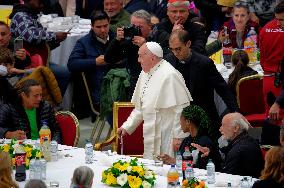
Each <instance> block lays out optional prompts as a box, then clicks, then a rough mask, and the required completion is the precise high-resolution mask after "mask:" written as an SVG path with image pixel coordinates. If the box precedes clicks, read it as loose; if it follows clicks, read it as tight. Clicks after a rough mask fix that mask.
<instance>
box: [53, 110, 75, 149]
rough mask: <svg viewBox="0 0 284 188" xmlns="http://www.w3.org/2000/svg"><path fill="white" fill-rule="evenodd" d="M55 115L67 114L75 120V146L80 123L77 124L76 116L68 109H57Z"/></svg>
mask: <svg viewBox="0 0 284 188" xmlns="http://www.w3.org/2000/svg"><path fill="white" fill-rule="evenodd" d="M55 115H68V116H71V117H72V119H73V120H74V122H75V125H76V137H75V140H74V143H73V147H76V146H77V145H78V142H79V139H80V124H79V120H78V119H77V117H76V116H75V115H74V114H73V113H72V112H70V111H58V112H56V113H55Z"/></svg>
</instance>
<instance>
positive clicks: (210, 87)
mask: <svg viewBox="0 0 284 188" xmlns="http://www.w3.org/2000/svg"><path fill="white" fill-rule="evenodd" d="M165 59H166V60H167V61H168V62H170V63H171V64H172V65H173V66H174V67H175V68H176V69H177V70H178V71H179V72H180V73H181V74H182V76H183V78H184V80H185V83H186V86H187V88H188V89H189V91H190V94H191V96H192V98H193V104H196V105H198V106H200V107H201V108H202V109H203V110H204V111H205V112H206V113H207V115H208V117H209V118H210V120H211V122H212V125H213V126H214V133H215V134H217V136H218V135H219V131H218V130H219V127H220V125H221V119H220V117H219V115H218V112H217V109H216V106H215V102H214V90H215V91H216V92H217V93H218V95H220V97H221V98H222V99H223V101H224V102H225V104H226V105H227V107H228V109H229V111H230V112H236V111H238V104H237V101H236V99H235V97H234V96H233V94H232V93H231V91H230V90H229V88H228V86H227V83H226V82H225V80H224V79H223V77H222V76H221V74H220V73H219V72H218V70H217V69H216V66H215V65H214V62H213V61H212V60H211V59H209V58H208V57H206V56H203V55H201V54H199V53H196V52H194V51H192V55H191V57H190V58H189V59H187V60H186V61H185V63H184V64H182V63H181V62H179V60H178V59H177V58H176V57H175V56H174V55H173V54H172V53H171V54H168V55H167V56H166V57H165Z"/></svg>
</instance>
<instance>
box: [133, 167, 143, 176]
mask: <svg viewBox="0 0 284 188" xmlns="http://www.w3.org/2000/svg"><path fill="white" fill-rule="evenodd" d="M132 171H133V172H137V173H138V174H139V176H144V173H145V172H144V169H143V168H142V167H141V166H133V167H132Z"/></svg>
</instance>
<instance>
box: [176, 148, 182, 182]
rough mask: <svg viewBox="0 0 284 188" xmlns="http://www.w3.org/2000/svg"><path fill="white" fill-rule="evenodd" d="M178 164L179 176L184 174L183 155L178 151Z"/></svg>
mask: <svg viewBox="0 0 284 188" xmlns="http://www.w3.org/2000/svg"><path fill="white" fill-rule="evenodd" d="M176 166H177V170H178V173H179V176H180V177H181V176H182V156H181V154H180V152H179V151H178V152H177V156H176Z"/></svg>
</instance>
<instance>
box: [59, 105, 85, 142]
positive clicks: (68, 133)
mask: <svg viewBox="0 0 284 188" xmlns="http://www.w3.org/2000/svg"><path fill="white" fill-rule="evenodd" d="M55 117H56V120H57V122H58V125H59V127H60V129H61V133H62V144H64V145H67V146H77V144H78V141H79V138H80V128H79V121H78V119H77V117H76V116H75V115H74V114H73V113H72V112H69V111H58V112H56V114H55Z"/></svg>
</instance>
